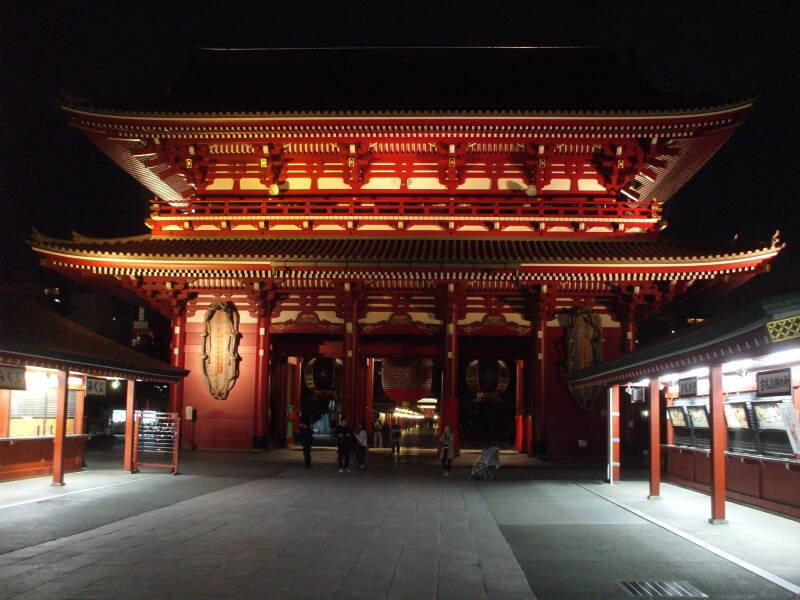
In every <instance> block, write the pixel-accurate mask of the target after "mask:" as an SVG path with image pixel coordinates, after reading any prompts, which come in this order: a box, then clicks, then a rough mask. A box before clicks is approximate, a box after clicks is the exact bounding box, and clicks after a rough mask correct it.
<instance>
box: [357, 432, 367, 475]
mask: <svg viewBox="0 0 800 600" xmlns="http://www.w3.org/2000/svg"><path fill="white" fill-rule="evenodd" d="M368 446H369V439H368V438H367V426H366V425H365V424H364V423H361V427H359V429H358V435H357V436H356V463H357V464H358V470H359V471H363V470H364V469H366V468H367V447H368Z"/></svg>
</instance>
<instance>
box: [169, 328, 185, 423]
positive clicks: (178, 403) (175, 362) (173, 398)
mask: <svg viewBox="0 0 800 600" xmlns="http://www.w3.org/2000/svg"><path fill="white" fill-rule="evenodd" d="M171 326H172V341H171V342H170V364H172V366H173V367H178V368H179V369H183V368H184V365H185V364H186V314H185V313H182V314H179V315H176V316H173V317H172V322H171ZM169 412H172V413H182V412H183V379H180V380H179V381H178V382H177V383H172V384H170V386H169ZM181 416H183V415H181Z"/></svg>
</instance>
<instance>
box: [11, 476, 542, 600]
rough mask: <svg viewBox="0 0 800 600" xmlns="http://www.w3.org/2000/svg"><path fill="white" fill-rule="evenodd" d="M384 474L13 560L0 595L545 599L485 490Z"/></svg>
mask: <svg viewBox="0 0 800 600" xmlns="http://www.w3.org/2000/svg"><path fill="white" fill-rule="evenodd" d="M383 467H384V468H383V470H382V472H381V473H378V472H377V470H376V469H373V470H368V471H366V472H363V473H362V472H355V471H354V472H352V473H349V474H341V475H339V474H338V473H336V472H334V471H333V470H332V469H331V468H330V467H329V466H328V465H327V464H326V465H325V467H324V468H323V467H322V466H319V465H317V466H316V467H315V468H314V469H312V470H311V471H305V470H301V469H297V468H296V467H294V468H291V469H287V470H286V471H284V472H283V473H281V474H280V475H278V476H276V477H270V478H265V479H259V480H255V481H251V482H248V483H243V484H239V485H235V486H233V487H228V488H226V489H224V490H219V491H215V492H211V493H209V494H205V495H202V496H199V497H196V498H192V499H188V500H184V501H181V502H178V503H176V504H173V505H170V506H166V507H163V508H158V509H155V510H152V511H149V512H146V513H144V514H140V515H136V516H132V517H129V518H125V519H121V520H119V521H114V522H111V523H109V524H107V525H103V526H100V527H96V528H93V529H90V530H88V531H85V532H83V533H78V534H75V535H71V536H68V537H63V538H60V539H57V540H53V541H49V542H45V543H41V544H37V545H33V546H28V547H24V548H21V549H19V550H15V551H13V552H9V553H6V554H4V555H2V556H0V590H2V591H1V592H0V598H15V599H17V598H18V599H19V600H23V599H28V598H206V597H207V598H217V597H219V598H225V597H233V598H287V599H293V598H342V599H344V598H354V599H355V598H365V599H368V598H381V599H383V598H413V599H423V598H453V599H464V600H468V599H470V598H509V599H516V598H519V599H522V598H533V597H534V596H533V594H532V593H531V591H530V588H529V586H528V583H527V580H526V579H525V576H524V574H523V572H522V570H521V569H520V567H519V564H518V563H517V561H516V560H515V558H514V555H513V553H512V551H511V549H510V548H509V546H508V544H507V542H506V541H505V538H504V537H503V535H502V534H501V533H500V530H499V528H498V527H497V524H496V522H495V520H494V518H493V517H492V515H491V513H490V511H489V509H488V507H487V505H486V502H485V501H484V499H483V496H482V495H481V493H480V491H479V490H478V488H477V486H476V484H475V483H473V482H471V481H470V480H468V479H466V478H464V477H463V476H462V477H458V478H456V477H453V478H450V479H443V478H441V477H438V476H437V475H438V474H437V473H436V472H435V471H431V470H430V469H428V468H425V467H421V468H418V467H416V466H414V465H409V466H408V467H406V466H403V465H401V466H394V467H393V466H392V465H390V464H388V463H387V464H384V465H383ZM462 475H463V474H462ZM126 487H127V488H128V491H130V492H131V493H136V492H135V490H133V489H132V488H133V487H135V486H126Z"/></svg>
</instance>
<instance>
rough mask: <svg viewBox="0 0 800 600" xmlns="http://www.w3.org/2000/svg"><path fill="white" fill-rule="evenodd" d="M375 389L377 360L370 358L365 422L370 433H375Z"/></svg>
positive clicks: (365, 397) (366, 381) (368, 362)
mask: <svg viewBox="0 0 800 600" xmlns="http://www.w3.org/2000/svg"><path fill="white" fill-rule="evenodd" d="M374 387H375V359H374V358H368V359H367V372H366V377H365V382H364V417H363V418H364V422H365V423H366V424H367V431H368V432H369V433H374V431H373V427H372V425H373V423H374V422H375V416H374V414H373V403H374V400H375V399H374V398H373V394H372V392H373V389H374Z"/></svg>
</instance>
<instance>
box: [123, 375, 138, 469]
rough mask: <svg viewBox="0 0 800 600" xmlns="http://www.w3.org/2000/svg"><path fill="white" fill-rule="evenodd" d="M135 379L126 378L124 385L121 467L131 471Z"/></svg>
mask: <svg viewBox="0 0 800 600" xmlns="http://www.w3.org/2000/svg"><path fill="white" fill-rule="evenodd" d="M135 400H136V381H134V380H133V379H128V381H127V384H126V386H125V447H124V449H123V451H122V453H123V454H122V468H123V470H125V471H129V472H131V473H133V472H134V471H133V412H134V410H135V408H136V402H135Z"/></svg>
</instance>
